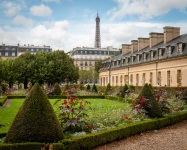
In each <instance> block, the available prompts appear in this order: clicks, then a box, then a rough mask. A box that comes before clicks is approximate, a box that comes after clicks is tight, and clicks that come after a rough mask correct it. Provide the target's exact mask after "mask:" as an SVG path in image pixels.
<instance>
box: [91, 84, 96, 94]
mask: <svg viewBox="0 0 187 150" xmlns="http://www.w3.org/2000/svg"><path fill="white" fill-rule="evenodd" d="M92 92H95V93H97V87H96V85H95V84H94V85H93V87H92Z"/></svg>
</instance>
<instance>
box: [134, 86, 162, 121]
mask: <svg viewBox="0 0 187 150" xmlns="http://www.w3.org/2000/svg"><path fill="white" fill-rule="evenodd" d="M138 99H139V102H140V103H142V99H145V104H144V106H143V107H144V109H145V111H146V114H147V115H148V116H149V117H151V118H155V117H162V112H161V109H160V107H159V105H158V102H157V100H156V98H155V96H154V94H153V93H152V91H151V89H150V86H149V85H148V84H147V83H146V84H145V85H144V87H143V89H142V91H141V93H140V94H139V97H138Z"/></svg>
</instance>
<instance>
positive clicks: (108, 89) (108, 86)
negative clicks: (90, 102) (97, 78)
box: [105, 83, 111, 95]
mask: <svg viewBox="0 0 187 150" xmlns="http://www.w3.org/2000/svg"><path fill="white" fill-rule="evenodd" d="M110 90H111V86H110V83H108V84H107V87H106V89H105V95H108V93H109V91H110Z"/></svg>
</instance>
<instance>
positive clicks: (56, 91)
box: [54, 83, 62, 95]
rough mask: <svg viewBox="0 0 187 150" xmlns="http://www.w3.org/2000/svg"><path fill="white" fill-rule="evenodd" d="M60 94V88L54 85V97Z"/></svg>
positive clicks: (56, 84)
mask: <svg viewBox="0 0 187 150" xmlns="http://www.w3.org/2000/svg"><path fill="white" fill-rule="evenodd" d="M61 93H62V91H61V88H60V86H59V84H58V83H55V85H54V94H55V95H60V94H61Z"/></svg>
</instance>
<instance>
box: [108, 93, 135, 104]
mask: <svg viewBox="0 0 187 150" xmlns="http://www.w3.org/2000/svg"><path fill="white" fill-rule="evenodd" d="M105 99H109V100H114V101H119V102H128V103H132V98H130V97H128V98H123V97H117V96H108V95H106V96H105Z"/></svg>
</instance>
